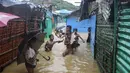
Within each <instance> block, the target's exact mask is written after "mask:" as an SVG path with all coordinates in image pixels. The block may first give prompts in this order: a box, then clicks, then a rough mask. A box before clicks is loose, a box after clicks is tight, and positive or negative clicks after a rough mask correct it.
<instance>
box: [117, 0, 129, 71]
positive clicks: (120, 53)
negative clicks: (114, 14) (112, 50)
mask: <svg viewBox="0 0 130 73" xmlns="http://www.w3.org/2000/svg"><path fill="white" fill-rule="evenodd" d="M119 1H120V0H119ZM118 6H119V8H118V13H119V14H118V15H119V17H118V18H119V19H118V39H117V54H116V73H130V3H123V4H122V3H119V5H118Z"/></svg>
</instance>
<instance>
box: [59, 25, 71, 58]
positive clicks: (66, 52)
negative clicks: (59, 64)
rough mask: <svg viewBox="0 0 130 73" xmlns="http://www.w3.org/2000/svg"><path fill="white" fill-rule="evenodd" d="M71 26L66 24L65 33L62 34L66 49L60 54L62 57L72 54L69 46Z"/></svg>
mask: <svg viewBox="0 0 130 73" xmlns="http://www.w3.org/2000/svg"><path fill="white" fill-rule="evenodd" d="M71 34H72V33H71V26H69V25H68V26H67V27H66V33H65V35H64V37H65V41H64V44H65V45H66V50H65V52H64V53H63V54H62V55H63V57H65V56H66V55H68V54H72V52H73V51H72V47H71Z"/></svg>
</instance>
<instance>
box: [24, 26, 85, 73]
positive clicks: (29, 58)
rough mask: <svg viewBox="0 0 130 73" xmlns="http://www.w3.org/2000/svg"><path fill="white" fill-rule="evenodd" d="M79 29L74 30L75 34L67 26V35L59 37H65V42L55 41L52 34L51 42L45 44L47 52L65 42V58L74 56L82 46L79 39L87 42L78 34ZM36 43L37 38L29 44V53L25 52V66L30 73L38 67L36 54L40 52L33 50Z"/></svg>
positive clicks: (63, 34)
mask: <svg viewBox="0 0 130 73" xmlns="http://www.w3.org/2000/svg"><path fill="white" fill-rule="evenodd" d="M77 31H78V30H77V29H74V32H71V26H69V25H68V26H67V27H66V33H62V32H60V36H58V37H59V38H61V36H63V37H64V38H65V39H64V40H60V41H54V36H53V35H52V34H51V35H50V36H49V41H47V42H46V44H45V51H46V52H49V51H51V50H52V48H53V45H54V44H55V43H61V42H63V41H64V45H66V50H65V51H64V52H63V54H62V55H63V57H65V56H66V55H68V54H74V52H75V51H76V49H77V47H79V46H80V44H79V38H80V39H81V40H82V41H83V43H84V42H85V41H84V40H83V39H82V38H81V36H80V35H79V34H78V33H77ZM72 34H73V35H74V41H73V42H71V40H72ZM35 42H36V38H35V37H34V38H32V39H31V40H30V41H29V42H28V44H27V51H26V52H25V55H24V57H25V66H26V68H27V71H28V73H34V68H35V67H36V65H37V61H39V60H38V59H37V58H36V54H38V52H37V51H36V50H35V49H33V48H32V44H33V43H35Z"/></svg>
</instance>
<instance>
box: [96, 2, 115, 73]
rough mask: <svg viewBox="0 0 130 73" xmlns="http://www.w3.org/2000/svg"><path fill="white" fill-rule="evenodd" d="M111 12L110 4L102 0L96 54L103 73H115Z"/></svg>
mask: <svg viewBox="0 0 130 73" xmlns="http://www.w3.org/2000/svg"><path fill="white" fill-rule="evenodd" d="M110 12H111V8H110V3H109V2H108V1H107V0H102V1H101V3H100V4H99V11H98V12H97V25H96V43H95V54H94V55H95V56H94V57H95V59H96V60H97V63H98V65H99V67H100V70H101V73H112V72H113V55H114V51H113V50H114V23H113V22H112V21H110V20H109V16H110ZM111 14H112V13H111Z"/></svg>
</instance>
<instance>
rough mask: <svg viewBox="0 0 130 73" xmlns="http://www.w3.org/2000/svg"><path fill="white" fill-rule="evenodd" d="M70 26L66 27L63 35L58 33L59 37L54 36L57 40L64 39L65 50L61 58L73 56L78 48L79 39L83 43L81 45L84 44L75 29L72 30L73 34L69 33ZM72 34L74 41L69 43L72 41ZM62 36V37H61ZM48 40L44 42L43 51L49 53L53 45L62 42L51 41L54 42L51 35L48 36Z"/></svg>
mask: <svg viewBox="0 0 130 73" xmlns="http://www.w3.org/2000/svg"><path fill="white" fill-rule="evenodd" d="M71 29H72V28H71V26H70V25H68V26H67V27H66V33H63V32H59V34H60V36H57V34H56V36H57V37H59V38H63V37H64V38H65V39H64V45H66V50H65V51H64V52H63V54H62V55H63V57H65V56H66V55H68V54H74V52H75V51H76V49H77V48H78V47H79V46H80V44H79V38H80V39H81V40H82V41H83V43H85V41H84V40H83V39H82V37H81V36H80V35H79V34H78V33H77V32H78V30H77V29H74V31H73V32H71ZM72 34H73V35H74V37H73V38H74V41H73V42H71V40H72V39H73V38H72ZM61 36H62V37H61ZM49 38H50V40H49V41H47V42H46V44H45V51H46V52H49V51H51V50H52V47H53V45H54V44H55V43H60V42H63V40H61V41H53V40H54V36H53V35H52V34H51V35H50V36H49Z"/></svg>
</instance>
